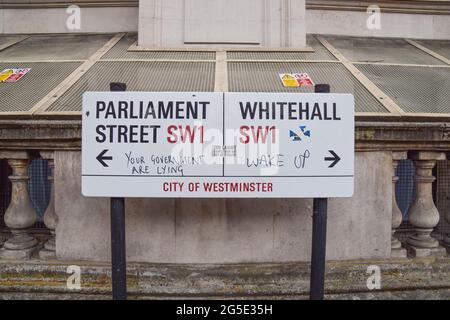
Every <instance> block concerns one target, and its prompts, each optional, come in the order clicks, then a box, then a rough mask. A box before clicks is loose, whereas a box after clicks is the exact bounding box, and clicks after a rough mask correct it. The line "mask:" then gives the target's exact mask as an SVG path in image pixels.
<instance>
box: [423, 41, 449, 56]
mask: <svg viewBox="0 0 450 320" xmlns="http://www.w3.org/2000/svg"><path fill="white" fill-rule="evenodd" d="M417 42H419V43H420V44H421V45H423V46H425V47H427V48H428V49H431V50H433V51H434V52H436V53H438V54H440V55H441V56H444V57H446V58H447V59H450V41H448V40H447V41H443V40H420V41H417Z"/></svg>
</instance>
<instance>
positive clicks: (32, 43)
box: [0, 35, 112, 61]
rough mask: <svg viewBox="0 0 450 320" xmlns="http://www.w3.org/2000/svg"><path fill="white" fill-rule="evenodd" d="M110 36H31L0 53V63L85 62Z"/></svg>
mask: <svg viewBox="0 0 450 320" xmlns="http://www.w3.org/2000/svg"><path fill="white" fill-rule="evenodd" d="M111 38H112V35H50V36H33V37H30V38H28V39H26V40H24V41H22V42H20V43H18V44H16V45H14V46H12V47H9V48H7V49H5V50H3V51H0V61H12V60H13V61H36V60H86V59H88V58H89V57H90V56H91V55H93V54H94V53H95V52H96V51H97V50H98V49H100V48H101V47H102V46H103V45H104V44H105V43H106V42H108V40H109V39H111Z"/></svg>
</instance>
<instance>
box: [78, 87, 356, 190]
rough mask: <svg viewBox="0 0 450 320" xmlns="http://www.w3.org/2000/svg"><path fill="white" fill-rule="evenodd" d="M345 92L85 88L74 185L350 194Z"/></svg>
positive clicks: (350, 128) (349, 109) (350, 132)
mask: <svg viewBox="0 0 450 320" xmlns="http://www.w3.org/2000/svg"><path fill="white" fill-rule="evenodd" d="M353 175H354V99H353V96H352V95H350V94H322V93H319V94H309V93H221V92H215V93H205V92H201V93H186V92H86V93H85V94H84V95H83V140H82V193H83V195H85V196H97V197H201V198H221V197H231V198H239V197H248V198H260V197H261V198H262V197H265V198H277V197H283V198H288V197H291V198H294V197H295V198H301V197H303V198H305V197H307V198H313V197H350V196H352V194H353Z"/></svg>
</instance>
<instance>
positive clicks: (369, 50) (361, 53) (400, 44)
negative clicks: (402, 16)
mask: <svg viewBox="0 0 450 320" xmlns="http://www.w3.org/2000/svg"><path fill="white" fill-rule="evenodd" d="M326 39H327V40H328V41H329V42H330V43H331V44H332V45H333V46H334V47H335V48H336V49H338V50H339V51H340V52H341V53H342V54H343V55H344V56H345V57H346V58H347V59H349V60H351V61H357V62H384V63H407V64H431V65H438V64H443V62H442V61H440V60H438V59H436V58H433V57H432V56H430V55H429V54H427V53H425V52H423V51H421V50H419V49H417V48H416V47H414V46H412V45H410V44H409V43H408V42H406V41H405V40H403V39H387V38H357V37H337V36H327V37H326Z"/></svg>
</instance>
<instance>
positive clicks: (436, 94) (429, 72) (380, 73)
mask: <svg viewBox="0 0 450 320" xmlns="http://www.w3.org/2000/svg"><path fill="white" fill-rule="evenodd" d="M356 67H357V68H358V69H359V70H360V71H361V72H363V73H364V74H365V75H366V76H367V77H368V78H369V79H370V80H371V81H372V82H374V83H375V84H376V85H377V86H378V87H379V88H380V89H381V90H383V91H384V92H385V93H386V94H387V95H388V96H389V97H390V98H392V100H394V101H395V102H396V103H397V104H398V105H399V106H400V107H401V108H402V109H403V110H404V111H405V112H419V113H422V112H423V113H450V68H439V67H433V68H427V67H405V66H381V65H368V64H359V65H356Z"/></svg>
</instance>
